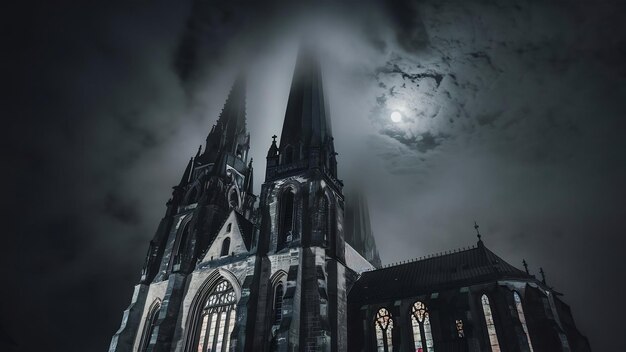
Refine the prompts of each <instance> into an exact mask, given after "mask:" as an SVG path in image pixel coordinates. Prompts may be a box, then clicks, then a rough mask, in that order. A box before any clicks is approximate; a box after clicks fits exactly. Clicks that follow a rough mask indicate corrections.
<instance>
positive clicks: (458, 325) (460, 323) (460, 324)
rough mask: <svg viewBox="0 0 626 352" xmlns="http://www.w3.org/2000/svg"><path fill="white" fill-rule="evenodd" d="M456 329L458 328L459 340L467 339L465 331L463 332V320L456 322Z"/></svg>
mask: <svg viewBox="0 0 626 352" xmlns="http://www.w3.org/2000/svg"><path fill="white" fill-rule="evenodd" d="M454 325H455V327H456V336H458V338H460V339H462V338H464V337H465V331H464V330H463V320H462V319H457V320H456V322H455V323H454Z"/></svg>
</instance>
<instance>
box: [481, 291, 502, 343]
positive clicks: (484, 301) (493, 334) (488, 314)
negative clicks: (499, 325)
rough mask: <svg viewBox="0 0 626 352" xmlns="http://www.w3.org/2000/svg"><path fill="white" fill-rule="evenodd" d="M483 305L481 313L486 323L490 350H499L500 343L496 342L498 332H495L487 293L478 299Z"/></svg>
mask: <svg viewBox="0 0 626 352" xmlns="http://www.w3.org/2000/svg"><path fill="white" fill-rule="evenodd" d="M480 301H481V303H482V306H483V314H484V315H485V323H486V324H487V334H488V335H489V344H490V345H491V351H492V352H500V343H499V342H498V334H497V333H496V325H495V323H494V321H493V314H492V313H491V305H490V304H489V298H488V297H487V295H483V296H482V297H481V299H480Z"/></svg>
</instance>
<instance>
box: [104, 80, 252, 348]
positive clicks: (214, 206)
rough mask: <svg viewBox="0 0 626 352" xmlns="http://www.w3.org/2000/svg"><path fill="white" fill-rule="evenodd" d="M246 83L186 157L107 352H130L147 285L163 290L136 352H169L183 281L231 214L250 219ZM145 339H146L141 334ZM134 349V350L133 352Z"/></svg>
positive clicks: (235, 88)
mask: <svg viewBox="0 0 626 352" xmlns="http://www.w3.org/2000/svg"><path fill="white" fill-rule="evenodd" d="M245 102H246V100H245V82H244V79H243V78H241V77H240V78H238V79H237V80H236V82H235V84H234V85H233V87H232V89H231V91H230V93H229V96H228V99H227V101H226V103H225V105H224V108H223V110H222V112H221V114H220V117H219V119H218V120H217V123H216V124H215V125H214V126H213V127H212V129H211V131H210V132H209V135H208V136H207V138H206V147H205V149H204V152H202V146H201V147H200V149H199V150H198V153H197V154H196V156H195V157H193V158H191V160H190V161H189V164H188V165H187V168H186V169H185V171H184V173H183V176H182V179H181V181H180V183H179V184H178V185H177V186H175V187H174V190H173V192H172V198H171V199H170V200H169V201H168V202H167V210H166V212H165V216H164V217H163V219H161V222H160V224H159V227H158V229H157V231H156V234H155V235H154V238H153V239H152V241H150V247H149V250H148V254H147V257H146V261H145V264H144V267H143V270H142V273H141V280H140V282H139V284H138V285H137V286H135V292H134V294H133V300H132V302H131V304H130V306H129V307H128V309H127V310H126V312H125V313H124V318H123V321H122V325H121V327H120V329H119V331H118V332H117V333H116V334H115V335H114V337H113V340H112V342H111V347H110V349H109V351H111V352H112V351H131V350H133V345H135V346H136V345H137V343H136V341H135V338H136V336H138V335H142V334H141V332H138V331H137V330H138V327H139V326H140V323H139V321H140V320H141V319H142V316H145V315H146V314H145V312H146V311H147V310H148V309H150V307H145V305H146V304H150V302H148V303H146V296H147V294H148V292H149V291H150V288H151V286H155V287H156V286H158V287H159V288H158V289H156V288H155V289H154V290H153V291H155V290H159V289H160V288H161V287H165V293H164V296H163V299H162V302H161V303H160V306H159V307H158V308H159V309H158V310H154V311H155V312H156V311H158V316H155V317H154V321H153V323H152V325H151V326H149V327H148V328H150V329H152V331H151V332H149V333H148V334H147V335H148V336H150V339H149V340H148V341H143V342H141V346H139V350H141V351H169V350H170V346H171V343H172V336H173V335H174V332H175V330H176V324H177V319H178V318H179V314H180V312H179V311H180V309H181V300H182V299H183V298H184V296H185V285H186V281H187V277H188V276H189V274H190V273H191V272H192V271H193V270H194V269H195V268H196V264H197V262H198V260H199V259H201V258H203V256H204V253H205V251H207V249H208V247H209V245H210V244H211V242H212V241H213V238H214V237H215V235H216V234H217V232H218V231H219V229H220V228H221V226H222V225H223V223H224V221H225V220H226V218H227V217H228V215H229V214H230V212H231V211H232V210H235V211H236V212H237V213H239V214H242V216H244V217H245V218H246V219H247V220H253V217H254V216H255V214H254V203H255V201H256V197H255V196H254V195H253V194H252V160H251V159H250V161H248V150H249V146H250V136H249V134H248V133H247V131H246V121H245V119H246V113H245ZM164 282H166V283H167V284H166V285H164V284H163V283H164ZM144 335H146V334H144ZM134 350H136V348H135V349H134Z"/></svg>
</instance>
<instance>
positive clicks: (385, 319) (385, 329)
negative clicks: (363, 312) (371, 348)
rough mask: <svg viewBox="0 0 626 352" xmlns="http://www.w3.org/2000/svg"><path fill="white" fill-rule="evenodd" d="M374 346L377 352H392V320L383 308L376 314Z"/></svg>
mask: <svg viewBox="0 0 626 352" xmlns="http://www.w3.org/2000/svg"><path fill="white" fill-rule="evenodd" d="M375 324H376V346H377V347H378V351H379V352H390V351H393V342H392V340H391V331H392V330H393V319H391V315H390V314H389V312H388V311H387V309H385V308H380V309H379V310H378V313H376V322H375Z"/></svg>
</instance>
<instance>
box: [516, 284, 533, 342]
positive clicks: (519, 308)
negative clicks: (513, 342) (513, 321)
mask: <svg viewBox="0 0 626 352" xmlns="http://www.w3.org/2000/svg"><path fill="white" fill-rule="evenodd" d="M513 298H514V299H515V308H517V316H518V318H519V321H520V323H522V329H523V330H524V334H526V341H528V348H530V352H533V345H532V344H531V343H530V334H529V333H528V326H527V325H526V316H525V315H524V307H523V306H522V298H521V297H520V296H519V294H518V293H517V292H513Z"/></svg>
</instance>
